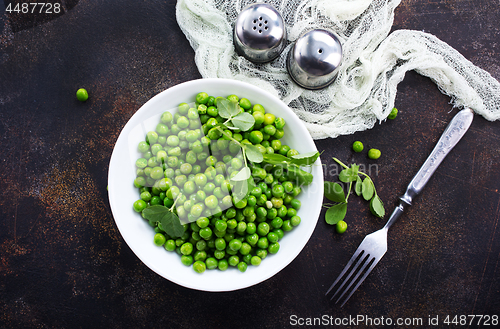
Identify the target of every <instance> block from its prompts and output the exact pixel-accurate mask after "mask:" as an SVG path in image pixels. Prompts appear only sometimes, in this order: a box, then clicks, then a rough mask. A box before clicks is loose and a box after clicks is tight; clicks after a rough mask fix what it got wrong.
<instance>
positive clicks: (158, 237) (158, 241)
mask: <svg viewBox="0 0 500 329" xmlns="http://www.w3.org/2000/svg"><path fill="white" fill-rule="evenodd" d="M166 240H167V239H166V238H165V236H164V235H163V234H161V233H156V234H155V236H154V237H153V241H154V244H155V245H157V246H158V247H161V246H163V244H164V243H165V241H166Z"/></svg>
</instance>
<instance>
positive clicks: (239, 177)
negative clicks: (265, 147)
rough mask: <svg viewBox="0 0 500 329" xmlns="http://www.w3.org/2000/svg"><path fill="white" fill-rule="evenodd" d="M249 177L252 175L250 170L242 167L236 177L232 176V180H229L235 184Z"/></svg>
mask: <svg viewBox="0 0 500 329" xmlns="http://www.w3.org/2000/svg"><path fill="white" fill-rule="evenodd" d="M251 175H252V173H251V171H250V168H248V167H243V168H241V170H240V171H239V172H238V173H237V174H236V175H234V177H233V178H231V180H232V181H235V182H237V181H244V180H247V179H248V178H250V176H251Z"/></svg>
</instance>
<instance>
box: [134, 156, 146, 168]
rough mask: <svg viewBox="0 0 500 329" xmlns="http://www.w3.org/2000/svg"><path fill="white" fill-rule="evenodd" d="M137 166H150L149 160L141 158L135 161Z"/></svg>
mask: <svg viewBox="0 0 500 329" xmlns="http://www.w3.org/2000/svg"><path fill="white" fill-rule="evenodd" d="M135 166H136V167H137V168H142V169H144V168H146V167H147V166H148V160H146V159H144V158H139V159H137V160H136V161H135Z"/></svg>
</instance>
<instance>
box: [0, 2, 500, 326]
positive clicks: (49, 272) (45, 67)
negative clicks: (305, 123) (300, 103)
mask: <svg viewBox="0 0 500 329" xmlns="http://www.w3.org/2000/svg"><path fill="white" fill-rule="evenodd" d="M9 2H10V1H4V2H3V6H2V2H0V14H1V15H0V150H1V154H2V155H1V158H0V257H1V258H0V327H5V328H70V327H73V328H90V327H92V328H96V327H108V328H128V327H131V328H135V327H163V328H173V327H176V328H186V327H188V326H190V327H215V326H220V327H223V328H224V327H258V328H279V327H288V326H290V316H292V315H296V316H298V317H303V318H305V317H320V316H322V315H325V314H326V315H329V316H334V317H338V318H343V317H348V316H349V315H351V316H356V315H366V316H369V317H373V318H375V317H381V316H383V317H391V318H393V319H396V318H399V317H402V318H404V317H408V318H423V319H424V320H425V321H426V319H427V318H428V317H429V316H433V317H435V316H436V315H438V316H439V317H440V320H441V321H442V320H443V319H444V318H445V317H446V316H447V315H451V316H454V315H468V314H489V315H494V314H496V315H499V314H500V297H499V289H500V283H499V281H498V277H499V274H500V273H499V272H500V269H499V252H500V232H499V231H500V228H499V227H498V221H499V216H500V193H499V188H500V170H499V169H500V165H499V160H500V148H499V141H500V123H498V122H488V121H486V120H484V119H483V118H482V117H480V116H476V118H475V119H474V122H473V123H472V126H471V128H470V130H469V132H468V133H467V134H466V136H465V137H464V139H463V140H462V141H461V142H460V143H459V144H458V146H457V147H456V148H455V149H454V150H453V152H452V153H451V154H450V155H449V157H448V158H447V159H445V161H444V162H443V163H442V165H441V167H440V168H439V169H438V171H437V172H436V174H435V176H434V177H433V178H432V180H431V181H430V183H429V184H428V185H427V187H426V189H425V190H424V193H423V194H422V195H421V196H420V197H419V198H418V199H417V201H416V202H415V204H414V205H413V206H412V207H411V208H409V210H408V211H407V213H405V215H404V216H402V217H401V218H400V220H399V221H398V222H397V223H396V224H395V225H394V226H393V227H392V228H391V231H390V232H389V251H388V252H387V254H386V255H385V257H384V258H383V259H382V261H381V262H380V263H379V265H378V266H377V267H376V268H375V270H374V272H373V273H372V274H371V275H370V276H369V277H368V279H367V280H366V281H365V283H364V284H363V285H362V286H361V288H360V289H359V290H358V291H357V292H356V293H355V295H354V296H353V297H352V298H351V299H350V300H349V302H348V303H347V304H346V306H345V307H344V308H342V309H340V308H339V307H338V306H336V305H334V304H333V303H330V302H329V301H328V300H327V299H326V298H325V296H324V293H325V291H326V290H327V288H328V287H329V286H330V284H331V283H332V282H333V280H334V279H335V277H336V276H337V275H338V274H339V272H340V271H341V269H342V268H343V266H344V265H345V264H346V263H347V261H348V260H349V258H350V257H351V255H352V253H353V252H354V250H355V249H356V248H357V247H358V245H359V243H360V242H361V240H362V239H363V237H364V236H365V235H366V234H368V233H371V232H373V231H375V230H377V229H379V228H381V227H382V226H383V221H381V220H377V219H375V218H374V217H373V216H371V215H369V213H368V208H367V206H366V203H364V202H362V201H361V200H359V198H351V199H352V200H350V201H351V202H350V203H349V212H348V217H347V219H346V221H347V222H348V224H349V228H348V230H347V232H346V233H345V234H344V235H338V234H336V233H334V227H331V226H328V225H327V224H326V223H325V222H324V219H323V218H324V217H323V215H324V212H323V214H322V216H321V218H320V219H319V222H318V224H317V227H316V230H315V231H314V233H313V235H312V237H311V239H310V241H309V243H308V244H307V245H306V247H305V249H304V250H303V251H302V253H301V254H300V255H299V256H298V257H297V258H296V259H295V260H294V261H293V262H292V263H291V264H290V265H289V266H288V267H286V268H285V269H284V270H282V271H281V272H280V273H278V274H277V275H275V276H274V277H273V278H271V279H269V280H267V281H265V282H263V283H261V284H259V285H257V286H254V287H251V288H247V289H244V290H241V291H235V292H228V293H206V292H199V291H194V290H189V289H186V288H183V287H180V286H178V285H176V284H174V283H171V282H169V281H167V280H165V279H163V278H161V277H160V276H158V275H156V274H155V273H153V272H152V271H151V270H150V269H149V268H147V267H146V266H145V265H144V264H142V263H141V262H140V261H139V259H138V258H137V257H136V256H135V255H134V254H133V253H132V251H131V250H130V249H129V248H128V246H127V245H126V243H125V242H124V241H123V239H122V238H121V236H120V233H119V232H118V230H117V227H116V225H115V223H114V221H113V218H112V216H111V213H110V209H109V206H108V201H107V192H106V185H107V168H108V162H109V159H110V155H111V152H112V150H113V146H114V143H115V141H116V139H117V137H118V134H119V132H120V130H121V128H122V127H123V126H124V125H125V123H126V122H127V120H128V119H129V118H130V117H131V116H132V115H133V114H134V113H135V111H137V109H138V108H139V107H140V106H141V105H142V104H144V103H145V102H146V101H147V100H148V99H149V98H151V97H152V96H154V95H156V94H157V93H159V92H160V91H162V90H164V89H166V88H168V87H171V86H173V85H176V84H178V83H181V82H184V81H188V80H192V79H196V78H200V75H199V73H198V71H197V68H196V66H195V64H194V53H193V50H192V48H191V47H190V45H189V43H188V42H187V40H186V38H185V36H184V35H183V33H182V32H181V30H180V29H179V27H178V25H177V22H176V19H175V3H176V2H175V1H174V0H167V1H153V0H150V1H124V0H122V1H118V0H114V1H113V0H106V1H104V0H101V1H98V0H96V1H87V0H63V1H61V3H62V4H63V12H62V13H61V14H60V15H24V16H23V15H22V14H7V13H5V12H4V7H5V6H6V5H7V4H8V3H9ZM499 20H500V9H499V3H498V1H497V0H484V1H468V0H457V1H448V0H434V1H431V0H403V1H402V3H401V4H400V6H399V7H398V8H397V10H396V16H395V22H394V29H412V30H423V31H426V32H429V33H432V34H434V35H436V36H437V37H439V38H440V39H441V40H443V41H445V42H447V43H449V44H450V45H451V46H453V47H454V48H456V49H457V50H458V51H459V52H460V53H462V54H463V55H464V56H465V57H466V58H468V59H469V60H470V61H472V62H473V63H475V64H476V65H478V66H479V67H481V68H483V69H485V70H486V71H488V72H490V73H491V74H492V75H493V76H494V77H495V78H496V79H499V80H500V28H499V23H498V22H499ZM80 87H84V88H86V89H87V90H88V91H89V93H90V98H89V100H88V101H87V102H85V103H80V102H78V101H77V100H76V99H75V91H76V90H77V89H78V88H80ZM449 101H450V99H449V98H448V97H446V96H444V95H442V94H441V93H440V92H439V91H438V89H437V88H436V86H435V85H434V84H433V83H432V82H431V81H430V80H429V79H427V78H424V77H422V76H419V75H417V74H415V73H413V72H410V73H408V74H407V76H406V78H405V79H404V81H403V82H402V83H401V84H400V85H399V87H398V95H397V99H396V106H397V107H398V109H399V110H400V114H399V116H398V118H397V119H396V120H393V121H388V122H384V123H381V124H380V125H377V126H376V127H375V128H373V129H371V130H370V131H365V132H361V133H356V134H354V135H350V136H343V137H339V138H336V139H327V140H320V141H317V146H318V149H319V150H321V151H324V153H323V156H322V160H323V162H325V163H326V164H327V165H329V164H332V160H330V159H331V157H332V156H336V157H338V158H340V159H343V160H345V161H346V162H350V161H355V162H357V163H362V164H365V165H368V164H374V163H376V164H377V165H378V168H379V171H378V175H376V177H374V180H375V184H376V186H377V188H378V192H379V194H380V196H381V198H382V199H383V200H384V201H385V203H386V207H387V208H388V211H391V210H392V207H393V206H394V205H395V204H396V202H397V197H398V196H399V195H401V194H402V193H403V191H404V189H405V187H406V185H407V184H408V182H409V181H410V180H411V178H412V176H413V175H414V174H415V173H416V172H417V170H418V168H419V167H420V165H421V164H422V163H423V161H424V160H425V158H426V157H427V155H428V154H429V153H430V151H431V150H432V148H433V147H434V145H435V143H436V141H437V139H438V138H439V136H440V134H441V132H442V131H443V130H444V128H445V126H446V125H447V123H448V122H449V121H450V119H451V118H452V117H453V115H454V113H455V112H456V111H451V106H450V104H449ZM355 140H361V141H363V142H364V143H365V145H366V146H367V147H376V148H379V149H381V151H382V157H381V158H380V159H379V160H378V161H376V162H373V161H369V160H368V159H367V158H366V156H365V154H353V153H352V152H351V150H350V145H351V143H352V142H353V141H355ZM325 175H328V173H325ZM327 178H329V179H332V177H330V176H327ZM389 208H391V209H389ZM424 323H425V322H424ZM409 327H414V326H409ZM466 327H467V326H466ZM468 327H474V326H468Z"/></svg>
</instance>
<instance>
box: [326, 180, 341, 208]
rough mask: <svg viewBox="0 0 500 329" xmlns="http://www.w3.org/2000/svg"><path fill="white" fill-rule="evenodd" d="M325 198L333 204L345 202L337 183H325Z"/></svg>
mask: <svg viewBox="0 0 500 329" xmlns="http://www.w3.org/2000/svg"><path fill="white" fill-rule="evenodd" d="M324 184H325V192H324V193H325V197H326V198H327V199H328V200H330V201H333V202H344V203H345V202H346V199H345V194H344V189H343V188H342V186H340V184H339V183H333V182H327V181H325V183H324Z"/></svg>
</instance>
